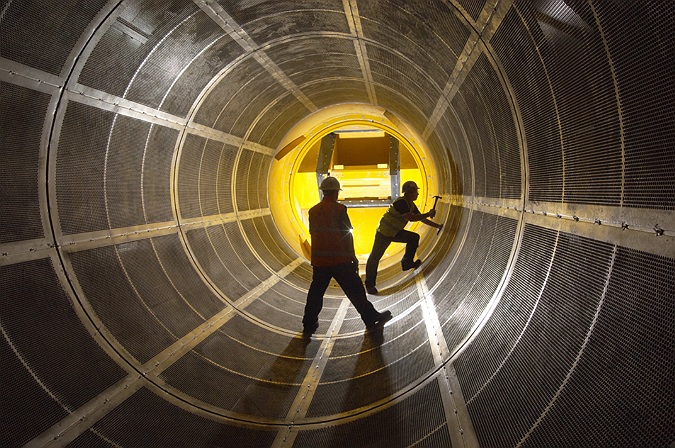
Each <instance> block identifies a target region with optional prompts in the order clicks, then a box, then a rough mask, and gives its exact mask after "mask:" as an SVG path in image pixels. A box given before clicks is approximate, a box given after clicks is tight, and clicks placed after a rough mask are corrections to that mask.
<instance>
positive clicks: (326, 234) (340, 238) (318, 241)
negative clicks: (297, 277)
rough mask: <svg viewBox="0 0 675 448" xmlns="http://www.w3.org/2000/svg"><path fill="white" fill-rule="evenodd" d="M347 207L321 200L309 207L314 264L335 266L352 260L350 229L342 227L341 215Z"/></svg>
mask: <svg viewBox="0 0 675 448" xmlns="http://www.w3.org/2000/svg"><path fill="white" fill-rule="evenodd" d="M346 209H347V207H345V206H344V205H342V204H338V203H337V202H333V201H321V202H319V203H318V204H317V205H315V206H314V207H312V208H311V209H309V233H310V234H311V235H312V265H313V266H334V265H336V264H342V263H347V262H349V261H351V260H352V258H353V255H352V252H351V250H350V249H351V247H350V245H349V244H348V242H349V241H350V240H348V238H350V237H351V235H350V234H349V229H346V228H345V229H343V228H340V217H341V215H342V213H346Z"/></svg>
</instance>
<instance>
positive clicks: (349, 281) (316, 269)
mask: <svg viewBox="0 0 675 448" xmlns="http://www.w3.org/2000/svg"><path fill="white" fill-rule="evenodd" d="M319 188H320V189H321V191H322V192H323V199H322V200H321V202H319V203H318V204H317V205H315V206H314V207H312V208H310V209H309V233H310V235H311V237H312V255H311V259H312V270H313V274H312V283H311V285H310V286H309V292H308V293H307V304H306V305H305V315H304V316H303V318H302V325H303V333H304V334H305V335H311V334H312V333H314V332H315V331H316V330H317V328H318V327H319V313H320V312H321V308H323V295H324V293H325V292H326V289H327V288H328V284H329V283H330V280H331V279H332V278H334V279H335V280H336V281H337V282H338V284H339V285H340V287H341V288H342V290H343V291H344V292H345V294H346V295H347V298H349V300H350V301H351V302H352V305H354V307H355V308H356V310H357V311H358V312H359V314H360V315H361V319H363V322H364V323H365V324H366V327H368V328H376V327H378V326H380V325H382V324H384V323H385V322H386V321H388V320H390V319H391V317H392V316H391V311H384V312H382V313H380V312H378V311H376V310H375V307H373V304H372V303H370V302H369V301H368V297H367V296H366V290H365V289H364V288H363V283H362V282H361V277H359V261H358V259H357V258H356V253H355V252H354V237H353V235H352V229H353V227H352V224H351V222H350V221H349V216H348V215H347V207H346V206H345V205H343V204H340V203H339V202H337V198H338V194H339V192H340V190H341V188H340V182H339V181H338V180H337V179H336V178H334V177H330V176H329V177H327V178H325V179H324V180H323V181H322V182H321V185H320V187H319Z"/></svg>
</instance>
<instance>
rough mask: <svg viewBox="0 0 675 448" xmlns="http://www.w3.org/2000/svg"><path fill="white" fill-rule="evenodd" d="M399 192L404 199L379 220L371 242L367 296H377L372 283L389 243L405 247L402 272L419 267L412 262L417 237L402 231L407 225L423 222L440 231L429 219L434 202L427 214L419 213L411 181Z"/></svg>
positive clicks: (416, 192) (433, 210) (416, 195)
mask: <svg viewBox="0 0 675 448" xmlns="http://www.w3.org/2000/svg"><path fill="white" fill-rule="evenodd" d="M401 191H402V192H403V196H401V197H399V198H398V199H396V200H395V201H394V202H393V203H392V204H391V205H390V206H389V208H388V209H387V211H386V212H385V213H384V215H383V216H382V219H380V224H379V225H378V227H377V231H376V232H375V241H374V242H373V249H372V250H371V251H370V256H369V257H368V261H367V263H366V281H365V284H366V290H367V291H368V293H369V294H377V293H378V291H377V288H376V287H375V283H376V280H377V269H378V266H379V264H380V260H381V259H382V256H383V255H384V252H385V251H386V250H387V248H388V247H389V245H390V244H391V243H392V242H396V243H404V244H405V245H406V247H405V253H404V254H403V258H402V259H401V269H403V270H404V271H407V270H410V269H417V268H418V267H420V265H421V264H422V261H420V260H415V252H417V247H418V246H419V241H420V236H419V234H417V233H415V232H411V231H409V230H405V229H404V227H405V226H406V224H408V222H416V221H422V222H423V223H424V224H426V225H428V226H431V227H434V228H436V229H438V232H437V234H438V233H439V232H440V231H441V229H443V224H437V223H435V222H433V221H431V220H430V219H428V218H433V217H434V216H436V202H437V201H438V196H437V197H436V201H434V207H433V208H432V209H431V210H429V211H428V212H427V213H420V211H419V209H418V208H417V206H416V205H415V200H417V198H418V196H419V187H418V186H417V184H416V183H415V182H413V181H411V180H409V181H407V182H405V183H404V184H403V185H402V187H401Z"/></svg>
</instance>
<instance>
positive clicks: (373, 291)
mask: <svg viewBox="0 0 675 448" xmlns="http://www.w3.org/2000/svg"><path fill="white" fill-rule="evenodd" d="M366 291H368V294H372V295H374V296H376V295H377V288H376V287H374V286H366Z"/></svg>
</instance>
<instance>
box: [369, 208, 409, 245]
mask: <svg viewBox="0 0 675 448" xmlns="http://www.w3.org/2000/svg"><path fill="white" fill-rule="evenodd" d="M396 201H405V199H403V198H399V199H396ZM396 201H394V202H393V203H392V204H391V205H390V206H389V208H388V209H387V211H386V212H385V213H384V215H383V216H382V219H380V225H379V226H378V227H377V231H378V232H380V233H381V234H382V235H384V236H388V237H389V238H392V237H393V236H394V235H396V234H397V233H398V232H400V231H401V230H403V228H404V227H405V225H406V224H408V221H407V220H406V219H405V218H404V217H403V215H401V214H400V213H399V212H398V210H396V208H394V204H395V203H396ZM411 210H412V207H411Z"/></svg>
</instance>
